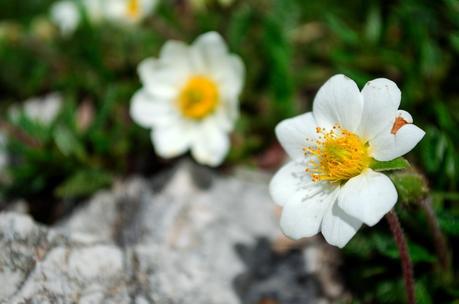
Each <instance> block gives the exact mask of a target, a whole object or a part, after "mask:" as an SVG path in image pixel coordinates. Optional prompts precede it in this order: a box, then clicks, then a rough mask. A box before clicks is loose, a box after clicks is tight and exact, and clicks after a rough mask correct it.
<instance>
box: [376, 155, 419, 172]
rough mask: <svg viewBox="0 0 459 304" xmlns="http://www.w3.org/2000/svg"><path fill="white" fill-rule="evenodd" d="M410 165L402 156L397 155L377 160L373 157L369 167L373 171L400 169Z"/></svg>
mask: <svg viewBox="0 0 459 304" xmlns="http://www.w3.org/2000/svg"><path fill="white" fill-rule="evenodd" d="M409 167H410V163H409V162H408V161H407V160H406V159H404V158H403V157H399V158H396V159H393V160H390V161H379V160H376V159H373V160H372V162H371V164H370V168H371V169H373V170H375V171H390V170H402V169H406V168H409Z"/></svg>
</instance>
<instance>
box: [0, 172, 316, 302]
mask: <svg viewBox="0 0 459 304" xmlns="http://www.w3.org/2000/svg"><path fill="white" fill-rule="evenodd" d="M241 176H242V175H241V174H238V178H234V177H220V176H216V175H215V174H213V173H211V172H208V171H206V170H204V169H202V168H198V167H196V166H194V165H192V164H190V163H182V164H181V165H180V166H178V168H177V169H176V170H174V171H173V172H171V173H169V174H163V175H162V176H160V177H157V178H156V179H155V180H153V181H146V180H144V179H140V178H137V179H136V178H134V179H131V180H129V181H127V182H125V183H122V184H119V185H117V186H115V187H114V189H113V190H112V191H106V192H101V193H99V194H97V195H96V196H95V197H94V198H93V199H91V200H90V201H89V202H87V203H86V204H84V205H82V207H81V208H79V209H78V210H76V211H75V212H74V214H73V215H71V216H70V217H69V218H68V219H66V220H64V221H63V222H61V223H59V224H57V225H56V226H55V227H52V228H45V227H43V226H40V225H38V224H36V223H34V222H33V221H32V220H31V219H30V218H29V217H28V216H26V215H20V214H16V213H3V214H0V246H1V248H2V249H1V251H0V301H1V302H2V303H136V304H144V303H160V304H162V303H197V304H207V303H209V304H211V303H212V304H219V303H222V304H231V303H292V304H293V303H318V301H319V298H320V297H321V292H319V290H321V287H320V286H319V285H320V282H319V280H318V278H319V277H320V276H316V275H315V274H314V273H312V272H311V271H310V269H311V266H310V265H308V263H314V261H310V260H308V256H309V255H307V254H304V251H302V250H299V249H296V250H290V251H288V252H287V253H283V254H282V253H278V252H277V253H276V252H275V251H273V250H272V246H271V243H272V242H273V241H274V240H275V239H277V238H279V236H280V231H279V227H278V220H277V218H276V216H275V212H274V209H275V206H274V204H273V203H272V202H271V199H270V197H269V194H268V189H267V181H268V178H267V177H266V176H263V175H257V174H256V175H253V174H252V175H250V174H249V175H247V174H244V176H243V177H241ZM308 269H309V270H308Z"/></svg>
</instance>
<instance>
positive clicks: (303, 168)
mask: <svg viewBox="0 0 459 304" xmlns="http://www.w3.org/2000/svg"><path fill="white" fill-rule="evenodd" d="M400 98H401V92H400V90H399V89H398V87H397V85H396V84H395V83H394V82H392V81H390V80H388V79H383V78H380V79H375V80H372V81H370V82H368V83H367V84H366V85H365V87H364V88H363V90H362V92H360V91H359V89H358V87H357V85H356V84H355V82H354V81H352V80H351V79H349V78H347V77H346V76H344V75H336V76H333V77H332V78H330V79H329V80H328V81H327V82H326V83H325V84H324V85H323V86H322V87H321V88H320V90H319V92H318V93H317V96H316V97H315V100H314V104H313V110H312V112H309V113H305V114H303V115H300V116H297V117H294V118H291V119H286V120H284V121H282V122H281V123H279V125H278V126H277V127H276V135H277V138H278V139H279V142H280V143H281V145H282V146H283V148H284V149H285V150H286V152H287V153H288V155H289V156H290V157H291V159H292V161H291V162H289V163H288V164H287V165H285V166H284V167H283V168H281V169H280V170H279V171H278V172H277V173H276V175H275V176H274V177H273V179H272V181H271V184H270V192H271V195H272V197H273V200H274V201H275V202H276V203H278V204H280V205H282V206H283V207H284V208H283V211H282V216H281V222H280V224H281V228H282V230H283V232H284V233H285V234H286V235H287V236H289V237H291V238H293V239H299V238H302V237H310V236H313V235H315V234H316V233H318V232H319V231H321V232H322V234H323V236H324V237H325V239H326V240H327V242H328V243H330V244H332V245H335V246H338V247H343V246H344V245H346V244H347V242H348V241H349V240H350V239H351V238H352V237H353V236H354V234H355V233H356V232H357V230H358V229H359V228H360V226H361V225H362V223H365V224H367V225H369V226H373V225H375V224H376V223H378V222H379V220H380V219H381V218H382V217H383V216H384V215H385V214H386V213H387V212H388V211H390V210H391V209H392V207H393V206H394V205H395V203H396V202H397V192H396V189H395V186H394V185H393V183H392V182H391V180H390V179H389V178H388V177H387V176H386V175H384V174H381V173H378V172H375V171H373V170H372V169H370V164H371V161H372V159H373V158H374V159H376V160H379V161H388V160H392V159H395V158H397V157H399V156H401V155H403V154H405V153H407V152H409V151H410V150H411V149H413V148H414V146H415V145H416V144H417V143H418V142H419V141H420V140H421V139H422V137H423V136H424V134H425V132H424V131H423V130H421V129H420V128H418V127H417V126H415V125H414V124H412V122H413V119H412V118H411V115H410V114H409V113H407V112H405V111H402V110H398V107H399V105H400Z"/></svg>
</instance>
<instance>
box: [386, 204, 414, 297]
mask: <svg viewBox="0 0 459 304" xmlns="http://www.w3.org/2000/svg"><path fill="white" fill-rule="evenodd" d="M386 220H387V222H388V223H389V227H390V230H391V232H392V234H393V236H394V239H395V243H396V244H397V247H398V251H399V252H400V261H401V263H402V271H403V279H404V281H405V290H406V296H407V300H408V304H415V303H416V298H415V295H414V276H413V265H412V264H411V259H410V255H409V253H408V246H407V244H406V240H405V235H404V234H403V229H402V226H401V225H400V221H399V220H398V217H397V214H396V213H395V211H394V210H391V211H389V213H387V214H386Z"/></svg>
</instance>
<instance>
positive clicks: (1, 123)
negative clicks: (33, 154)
mask: <svg viewBox="0 0 459 304" xmlns="http://www.w3.org/2000/svg"><path fill="white" fill-rule="evenodd" d="M0 130H4V131H5V132H6V133H7V134H8V135H9V136H11V137H13V138H15V139H16V140H18V141H20V142H22V143H23V144H25V145H27V146H29V147H32V148H41V144H40V142H39V141H37V140H36V139H35V138H33V137H31V136H30V135H28V134H27V133H25V132H24V131H22V130H21V129H19V128H16V127H15V126H13V125H11V124H10V123H8V122H7V121H5V120H3V119H0Z"/></svg>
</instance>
